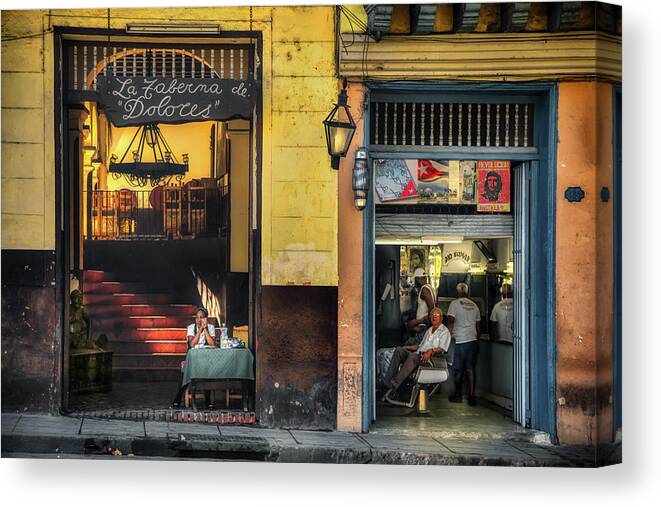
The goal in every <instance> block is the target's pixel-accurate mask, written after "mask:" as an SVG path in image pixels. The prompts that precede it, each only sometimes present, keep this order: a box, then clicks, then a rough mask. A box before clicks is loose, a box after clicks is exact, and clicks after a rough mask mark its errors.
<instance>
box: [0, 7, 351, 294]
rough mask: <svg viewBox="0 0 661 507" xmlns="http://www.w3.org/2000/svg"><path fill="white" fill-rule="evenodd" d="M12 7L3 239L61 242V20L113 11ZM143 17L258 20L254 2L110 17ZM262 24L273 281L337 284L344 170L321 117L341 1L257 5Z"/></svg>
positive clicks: (265, 262) (114, 24) (98, 17)
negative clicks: (57, 120)
mask: <svg viewBox="0 0 661 507" xmlns="http://www.w3.org/2000/svg"><path fill="white" fill-rule="evenodd" d="M2 14H3V15H2V36H3V40H2V85H3V86H2V107H3V115H2V116H3V117H2V162H3V164H2V165H3V167H2V169H3V171H2V197H3V200H2V247H3V248H9V249H37V250H44V249H54V247H55V193H54V189H55V185H54V178H55V176H54V173H55V171H54V167H55V164H54V147H55V138H54V128H53V124H54V84H53V76H54V71H53V68H54V67H53V40H54V38H53V33H52V28H53V27H54V26H60V27H64V26H72V27H90V28H98V29H101V30H103V29H106V24H107V18H106V14H107V11H106V9H85V10H72V9H67V10H51V11H45V10H41V11H37V10H32V11H4V12H3V13H2ZM141 19H144V20H147V19H148V20H149V22H159V21H160V22H166V23H168V22H169V23H176V22H184V21H200V22H212V23H220V24H221V26H222V28H223V30H226V31H227V30H248V29H249V26H250V25H249V9H248V8H247V7H221V8H215V7H214V8H165V9H111V19H110V25H111V28H115V29H125V27H126V24H127V23H129V22H135V21H139V20H141ZM253 29H254V30H260V31H262V33H263V40H264V48H263V55H262V62H261V63H262V70H263V82H262V91H263V101H262V104H263V110H262V121H263V142H262V163H263V167H262V189H263V190H262V192H263V193H262V199H263V201H262V283H263V284H264V285H285V284H288V283H294V284H308V283H309V284H311V285H331V286H332V285H337V281H338V274H337V273H338V268H337V174H336V173H335V172H334V171H332V170H331V168H330V161H329V157H328V155H327V153H326V147H325V141H324V134H323V128H322V124H321V121H322V120H323V118H324V117H325V115H326V114H327V113H328V111H329V110H330V108H331V107H332V105H333V103H334V101H335V99H336V97H337V79H336V77H335V42H334V7H332V6H320V7H255V8H254V9H253ZM26 192H29V193H30V194H31V195H33V196H34V199H21V198H19V197H17V196H20V195H25V193H26Z"/></svg>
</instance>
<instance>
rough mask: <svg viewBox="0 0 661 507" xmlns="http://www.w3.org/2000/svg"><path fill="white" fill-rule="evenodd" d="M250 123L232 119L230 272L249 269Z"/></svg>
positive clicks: (244, 271)
mask: <svg viewBox="0 0 661 507" xmlns="http://www.w3.org/2000/svg"><path fill="white" fill-rule="evenodd" d="M249 128H250V125H249V124H248V122H246V121H233V122H231V125H230V128H229V138H230V150H231V151H230V160H231V161H230V224H231V225H230V271H232V272H234V273H247V272H248V258H249V257H248V232H249V228H250V224H249V222H248V216H249V215H248V204H249V202H248V201H249V198H250V193H249V192H250V188H249V185H250V131H249Z"/></svg>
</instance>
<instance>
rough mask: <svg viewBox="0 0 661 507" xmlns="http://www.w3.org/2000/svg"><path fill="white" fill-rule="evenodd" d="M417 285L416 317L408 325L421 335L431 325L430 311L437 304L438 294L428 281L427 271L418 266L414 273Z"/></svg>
mask: <svg viewBox="0 0 661 507" xmlns="http://www.w3.org/2000/svg"><path fill="white" fill-rule="evenodd" d="M413 278H414V280H415V286H416V288H417V289H418V290H419V292H418V309H417V310H416V313H415V319H412V320H409V321H408V322H407V323H406V327H407V328H408V329H410V330H411V331H415V332H416V333H418V335H419V336H422V333H423V332H424V331H425V329H427V326H428V325H429V311H430V310H431V309H432V308H434V307H435V306H436V295H435V294H434V291H433V289H432V286H431V285H429V283H427V273H425V270H424V269H422V268H416V270H415V272H414V273H413Z"/></svg>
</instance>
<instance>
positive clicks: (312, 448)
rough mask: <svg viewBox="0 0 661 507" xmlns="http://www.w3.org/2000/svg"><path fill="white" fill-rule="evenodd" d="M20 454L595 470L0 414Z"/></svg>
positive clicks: (331, 437) (536, 450) (582, 461)
mask: <svg viewBox="0 0 661 507" xmlns="http://www.w3.org/2000/svg"><path fill="white" fill-rule="evenodd" d="M22 453H32V454H46V455H52V457H57V456H58V455H72V454H73V455H90V456H91V455H109V454H110V455H113V454H114V455H115V456H122V457H127V456H130V457H135V458H140V457H158V456H160V457H163V458H198V459H233V460H244V461H245V460H249V461H268V462H283V463H380V464H403V465H405V464H418V465H502V466H579V467H583V466H594V464H595V449H594V447H588V446H584V447H579V446H550V445H541V444H536V443H532V442H525V441H516V440H514V441H510V440H496V441H494V440H486V439H467V438H441V437H429V436H425V435H415V436H414V435H386V434H358V433H341V432H320V431H302V430H279V429H278V430H276V429H266V428H259V427H254V426H227V425H215V424H195V423H175V422H157V421H123V420H110V419H95V418H90V417H57V416H48V415H32V414H10V413H3V414H2V457H11V456H12V455H13V454H16V455H19V454H22ZM601 455H605V454H604V453H603V452H602V453H601ZM620 461H621V446H620V445H619V444H618V445H615V446H612V448H609V449H608V458H607V459H606V460H605V461H604V462H603V463H602V464H612V463H618V462H620Z"/></svg>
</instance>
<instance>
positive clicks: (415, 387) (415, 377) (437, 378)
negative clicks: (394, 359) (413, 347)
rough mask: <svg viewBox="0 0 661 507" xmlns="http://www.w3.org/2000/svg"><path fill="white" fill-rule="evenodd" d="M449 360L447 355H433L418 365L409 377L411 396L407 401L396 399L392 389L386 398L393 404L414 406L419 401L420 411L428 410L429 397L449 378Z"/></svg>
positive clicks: (423, 412) (421, 412)
mask: <svg viewBox="0 0 661 507" xmlns="http://www.w3.org/2000/svg"><path fill="white" fill-rule="evenodd" d="M449 376H450V375H449V371H448V362H447V360H446V359H445V357H442V356H438V357H432V358H431V360H430V361H429V362H428V363H425V364H421V365H420V366H418V368H417V370H415V371H414V372H413V373H412V374H411V375H410V376H409V378H408V379H407V382H410V383H411V384H412V387H411V396H410V397H409V399H408V400H407V401H400V400H395V399H393V398H392V395H393V394H394V393H393V391H392V390H390V391H388V392H387V393H386V396H385V399H386V401H387V402H388V403H390V404H392V405H398V406H401V407H407V408H413V407H414V406H415V404H416V401H417V402H418V413H420V414H425V413H426V412H427V399H428V398H430V397H431V396H432V395H433V394H434V393H436V391H438V390H439V389H440V387H441V384H442V383H443V382H445V381H446V380H447V379H448V378H449Z"/></svg>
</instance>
